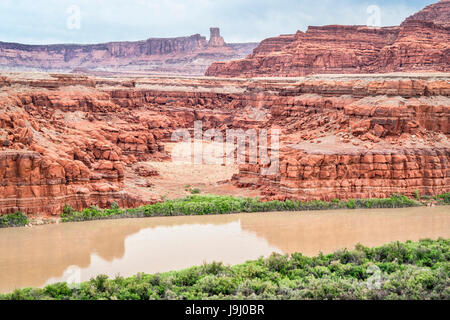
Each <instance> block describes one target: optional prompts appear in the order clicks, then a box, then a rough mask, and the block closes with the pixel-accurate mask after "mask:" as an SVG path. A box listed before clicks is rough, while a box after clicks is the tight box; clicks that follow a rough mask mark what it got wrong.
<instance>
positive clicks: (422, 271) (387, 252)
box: [0, 239, 450, 300]
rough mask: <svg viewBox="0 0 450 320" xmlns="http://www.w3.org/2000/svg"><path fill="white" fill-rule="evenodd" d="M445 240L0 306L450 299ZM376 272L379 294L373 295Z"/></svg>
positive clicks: (85, 288)
mask: <svg viewBox="0 0 450 320" xmlns="http://www.w3.org/2000/svg"><path fill="white" fill-rule="evenodd" d="M449 251H450V240H449V239H438V240H421V241H418V242H411V241H407V242H405V243H400V242H394V243H389V244H386V245H383V246H380V247H376V248H368V247H364V246H362V245H357V246H356V248H355V250H351V251H349V250H339V251H337V252H335V253H332V254H327V255H323V254H319V255H318V256H316V257H313V258H310V257H306V256H304V255H302V254H301V253H294V254H292V255H291V256H287V255H280V254H273V255H271V256H270V257H268V258H260V259H258V260H255V261H247V262H246V263H244V264H240V265H236V266H232V267H229V266H226V265H223V264H222V263H220V262H214V263H210V264H204V265H202V266H198V267H191V268H189V269H186V270H181V271H172V272H167V273H162V274H155V275H147V274H143V273H139V274H137V275H136V276H133V277H129V278H122V277H116V278H115V279H109V278H108V277H107V276H105V275H99V276H97V277H95V278H93V279H91V280H90V281H87V282H83V283H81V284H80V286H76V287H69V286H68V285H67V284H66V283H55V284H51V285H48V286H46V287H45V288H44V289H33V288H26V289H22V290H15V291H14V292H12V293H10V294H3V295H2V294H0V300H5V299H6V300H34V299H59V300H62V299H89V300H91V299H102V300H103V299H111V300H117V299H127V300H129V299H136V300H137V299H139V300H148V299H190V300H199V299H233V300H236V299H362V300H367V299H377V300H379V299H419V300H424V299H438V300H449V299H450V291H449V290H448V284H449V283H450V273H449V269H450V256H449V254H448V253H449ZM373 266H376V267H377V268H378V270H379V271H378V272H379V274H378V278H377V279H378V280H379V281H380V282H379V285H380V287H379V288H378V287H375V288H370V287H369V286H368V281H369V279H370V278H371V277H373V276H374V272H373V271H369V270H370V267H373Z"/></svg>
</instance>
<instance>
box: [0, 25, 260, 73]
mask: <svg viewBox="0 0 450 320" xmlns="http://www.w3.org/2000/svg"><path fill="white" fill-rule="evenodd" d="M256 45H257V44H256V43H237V44H226V43H225V41H224V39H223V38H222V37H221V36H220V30H219V28H211V37H210V40H209V42H207V41H206V38H205V37H203V36H201V35H199V34H195V35H192V36H190V37H178V38H150V39H147V40H145V41H136V42H110V43H101V44H93V45H78V44H56V45H25V44H18V43H6V42H0V70H14V71H56V72H61V71H62V72H67V71H72V70H74V71H75V72H76V73H87V74H102V75H109V74H115V73H120V74H141V73H142V74H149V73H152V74H158V73H165V74H184V75H203V74H204V73H205V70H206V68H207V67H208V66H209V65H210V64H211V63H212V62H214V61H229V60H232V59H240V58H243V57H245V56H247V55H248V54H249V53H251V51H252V50H253V49H254V48H255V47H256Z"/></svg>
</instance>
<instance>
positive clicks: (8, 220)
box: [0, 212, 29, 228]
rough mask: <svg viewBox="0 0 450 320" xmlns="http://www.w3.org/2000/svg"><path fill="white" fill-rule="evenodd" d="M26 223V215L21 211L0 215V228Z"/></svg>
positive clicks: (20, 225) (19, 225)
mask: <svg viewBox="0 0 450 320" xmlns="http://www.w3.org/2000/svg"><path fill="white" fill-rule="evenodd" d="M28 223H29V221H28V218H27V216H26V215H25V214H24V213H22V212H17V213H13V214H5V215H2V216H1V215H0V228H8V227H23V226H26V225H27V224H28Z"/></svg>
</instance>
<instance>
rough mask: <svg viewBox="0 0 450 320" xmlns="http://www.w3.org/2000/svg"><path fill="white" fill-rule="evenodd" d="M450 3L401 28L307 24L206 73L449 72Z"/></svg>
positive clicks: (419, 15) (440, 4)
mask: <svg viewBox="0 0 450 320" xmlns="http://www.w3.org/2000/svg"><path fill="white" fill-rule="evenodd" d="M449 16H450V1H448V0H445V1H440V2H438V3H436V4H433V5H430V6H428V7H426V8H425V9H424V10H422V11H420V12H419V13H417V14H415V15H413V16H411V17H410V18H408V19H406V20H405V21H404V22H403V23H402V24H401V26H399V27H384V28H371V27H366V26H339V25H331V26H324V27H309V28H308V30H307V31H306V32H305V33H304V32H301V31H298V32H297V33H296V34H295V35H284V36H280V37H275V38H270V39H267V40H264V41H262V42H261V44H260V45H259V46H258V47H257V48H256V49H255V50H254V51H253V54H252V55H250V56H248V57H247V58H246V59H243V60H237V61H231V62H217V63H214V64H212V65H211V66H210V67H209V68H208V70H207V72H206V75H207V76H220V77H256V76H284V77H297V76H305V75H310V74H342V73H343V74H350V73H358V74H363V73H387V72H411V71H414V72H421V71H443V72H448V71H449V70H450V67H449V66H450V55H449V52H450V29H449V28H450V26H449V23H448V21H449Z"/></svg>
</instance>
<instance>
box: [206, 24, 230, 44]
mask: <svg viewBox="0 0 450 320" xmlns="http://www.w3.org/2000/svg"><path fill="white" fill-rule="evenodd" d="M209 32H210V34H211V36H210V38H209V42H208V47H224V46H225V45H226V44H225V40H224V39H223V37H221V36H220V29H219V28H210V29H209Z"/></svg>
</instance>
